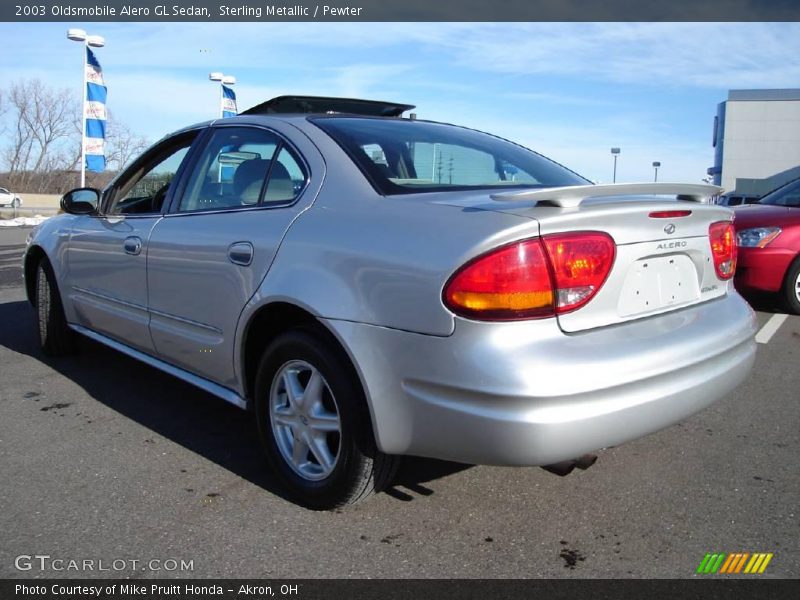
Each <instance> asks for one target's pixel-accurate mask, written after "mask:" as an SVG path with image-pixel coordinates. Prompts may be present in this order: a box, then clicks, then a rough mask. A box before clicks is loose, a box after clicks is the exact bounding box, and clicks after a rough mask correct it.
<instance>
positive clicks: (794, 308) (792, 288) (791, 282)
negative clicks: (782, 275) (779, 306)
mask: <svg viewBox="0 0 800 600" xmlns="http://www.w3.org/2000/svg"><path fill="white" fill-rule="evenodd" d="M782 295H783V302H784V304H785V305H786V308H787V309H788V310H789V312H792V313H794V314H796V315H800V257H798V258H796V259H795V260H794V262H793V263H792V264H791V265H790V266H789V270H788V271H787V272H786V279H785V280H784V282H783V291H782Z"/></svg>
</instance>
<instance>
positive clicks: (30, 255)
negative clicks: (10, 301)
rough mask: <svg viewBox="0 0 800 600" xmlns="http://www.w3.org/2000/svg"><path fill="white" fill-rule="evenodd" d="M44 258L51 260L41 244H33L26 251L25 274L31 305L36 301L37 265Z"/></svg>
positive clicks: (26, 292)
mask: <svg viewBox="0 0 800 600" xmlns="http://www.w3.org/2000/svg"><path fill="white" fill-rule="evenodd" d="M42 259H44V260H46V261H48V262H50V259H49V258H48V257H47V253H46V252H45V251H44V250H43V249H42V247H41V246H36V245H34V246H31V247H30V248H28V251H27V252H26V253H25V262H24V264H23V269H24V270H23V274H24V276H25V295H26V296H27V298H28V302H30V304H31V306H33V305H34V304H35V302H36V267H38V266H39V263H40V262H41V261H42Z"/></svg>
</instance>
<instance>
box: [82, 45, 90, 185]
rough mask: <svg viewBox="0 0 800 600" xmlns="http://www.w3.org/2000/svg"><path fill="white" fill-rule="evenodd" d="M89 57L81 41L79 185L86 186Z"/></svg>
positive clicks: (87, 50)
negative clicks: (81, 88) (87, 72)
mask: <svg viewBox="0 0 800 600" xmlns="http://www.w3.org/2000/svg"><path fill="white" fill-rule="evenodd" d="M88 58H89V41H88V40H85V41H84V42H83V93H82V94H81V114H82V115H83V116H82V118H81V187H86V87H87V82H86V63H87V60H88Z"/></svg>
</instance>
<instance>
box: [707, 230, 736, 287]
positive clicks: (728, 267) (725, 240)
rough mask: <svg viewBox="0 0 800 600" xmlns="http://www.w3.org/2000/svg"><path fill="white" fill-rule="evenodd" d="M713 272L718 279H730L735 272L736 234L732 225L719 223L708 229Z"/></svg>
mask: <svg viewBox="0 0 800 600" xmlns="http://www.w3.org/2000/svg"><path fill="white" fill-rule="evenodd" d="M708 239H709V242H710V243H711V256H713V257H714V270H715V271H716V272H717V277H719V278H720V279H730V278H731V277H733V274H734V273H735V272H736V233H735V232H734V229H733V223H731V222H730V221H719V222H717V223H712V224H711V225H710V226H709V227H708Z"/></svg>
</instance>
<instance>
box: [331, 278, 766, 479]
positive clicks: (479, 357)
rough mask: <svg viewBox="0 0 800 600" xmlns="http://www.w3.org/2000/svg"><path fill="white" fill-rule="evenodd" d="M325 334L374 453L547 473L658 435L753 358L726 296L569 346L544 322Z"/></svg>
mask: <svg viewBox="0 0 800 600" xmlns="http://www.w3.org/2000/svg"><path fill="white" fill-rule="evenodd" d="M327 323H328V325H329V326H330V327H331V329H332V330H333V331H334V332H335V333H336V335H337V336H338V337H339V338H340V340H341V341H342V343H343V344H344V345H345V347H346V348H347V350H348V352H349V353H350V354H351V357H352V358H353V360H354V363H355V364H356V365H357V367H358V369H359V372H360V376H361V378H362V381H363V383H364V385H365V388H366V391H367V396H368V399H369V403H370V410H371V412H372V417H373V423H374V426H375V433H376V438H377V441H378V446H379V447H380V448H381V450H383V451H384V452H388V453H392V454H412V455H418V456H428V457H433V458H440V459H447V460H455V461H460V462H466V463H474V464H502V465H544V464H551V463H555V462H558V461H562V460H567V459H570V458H574V457H577V456H579V455H581V454H584V453H586V452H590V451H593V450H597V449H600V448H604V447H608V446H613V445H617V444H620V443H622V442H625V441H628V440H632V439H635V438H638V437H641V436H643V435H646V434H648V433H651V432H654V431H657V430H659V429H662V428H664V427H666V426H669V425H671V424H673V423H676V422H678V421H680V420H682V419H684V418H686V417H687V416H689V415H691V414H693V413H695V412H697V411H699V410H701V409H703V408H705V407H706V406H708V405H709V404H711V403H713V402H714V401H716V400H718V399H720V398H722V397H724V396H725V395H726V394H728V393H729V392H730V391H731V390H732V389H734V388H735V387H736V386H738V385H739V384H740V383H741V382H742V381H743V380H744V379H745V378H746V377H747V375H748V373H749V371H750V367H751V365H752V363H753V360H754V356H755V343H754V341H753V336H754V333H755V330H756V323H755V317H754V315H753V312H752V310H751V309H750V308H749V307H748V306H747V304H746V303H745V302H744V301H743V300H742V299H741V297H740V296H739V295H738V294H735V293H731V294H729V295H727V296H725V297H723V298H721V299H718V300H714V301H710V302H707V303H704V304H701V305H696V306H693V307H690V308H686V309H683V310H677V311H674V312H672V313H668V314H665V315H660V316H656V317H650V318H645V319H640V320H638V321H633V322H628V323H625V324H623V325H617V326H612V327H605V328H602V329H597V330H591V331H586V332H582V333H579V334H569V335H566V334H564V333H563V332H562V331H561V330H560V329H558V325H557V323H556V321H555V320H554V319H548V320H542V321H527V322H517V323H478V322H474V321H466V320H461V319H458V320H457V323H456V328H455V332H454V334H453V335H451V336H449V337H433V336H425V335H420V334H414V333H408V332H402V331H397V330H393V329H387V328H381V327H375V326H370V325H363V324H358V323H352V322H343V321H328V322H327Z"/></svg>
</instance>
